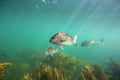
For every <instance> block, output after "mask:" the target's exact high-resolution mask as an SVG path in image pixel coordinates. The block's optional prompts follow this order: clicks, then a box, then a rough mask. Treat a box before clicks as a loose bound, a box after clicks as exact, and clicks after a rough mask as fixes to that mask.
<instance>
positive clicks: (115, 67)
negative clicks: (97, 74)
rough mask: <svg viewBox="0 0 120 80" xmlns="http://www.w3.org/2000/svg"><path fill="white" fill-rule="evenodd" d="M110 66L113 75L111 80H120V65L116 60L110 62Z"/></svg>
mask: <svg viewBox="0 0 120 80" xmlns="http://www.w3.org/2000/svg"><path fill="white" fill-rule="evenodd" d="M108 66H109V70H110V71H111V75H112V77H111V78H110V80H120V63H119V62H118V61H115V60H110V61H109V63H108Z"/></svg>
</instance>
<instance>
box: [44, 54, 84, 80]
mask: <svg viewBox="0 0 120 80" xmlns="http://www.w3.org/2000/svg"><path fill="white" fill-rule="evenodd" d="M43 63H44V64H47V65H50V66H51V67H53V68H55V67H57V68H63V69H64V70H65V73H66V75H67V79H69V80H73V79H77V77H78V73H79V72H80V71H81V67H82V66H84V65H85V64H86V63H85V62H83V61H82V60H80V59H77V58H75V57H70V56H66V55H65V54H62V53H56V54H55V55H54V57H51V56H46V58H45V59H44V60H43Z"/></svg>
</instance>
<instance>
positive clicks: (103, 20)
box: [0, 0, 120, 64]
mask: <svg viewBox="0 0 120 80" xmlns="http://www.w3.org/2000/svg"><path fill="white" fill-rule="evenodd" d="M119 4H120V1H119V0H109V1H107V0H0V48H1V49H6V50H8V51H10V52H11V54H16V53H15V52H16V51H19V50H20V49H23V48H35V49H36V48H38V49H40V50H41V51H42V52H44V51H45V50H46V49H47V48H48V47H50V46H56V45H54V44H51V43H49V39H50V37H51V36H52V35H53V34H55V33H57V32H66V33H68V34H70V35H72V36H74V35H78V39H77V46H65V47H64V51H62V50H61V49H60V48H59V46H56V47H58V49H59V51H60V52H63V53H64V54H66V55H70V56H74V57H78V58H81V59H83V60H85V61H87V62H89V63H99V64H104V63H106V62H107V61H108V60H109V59H111V58H112V59H116V60H119V59H120V35H119V34H120V5H119ZM101 38H104V45H96V46H91V47H81V43H82V41H84V40H91V39H93V40H100V39H101Z"/></svg>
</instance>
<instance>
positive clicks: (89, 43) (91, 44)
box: [81, 38, 104, 47]
mask: <svg viewBox="0 0 120 80" xmlns="http://www.w3.org/2000/svg"><path fill="white" fill-rule="evenodd" d="M97 44H102V45H104V39H103V38H101V40H98V41H96V40H85V41H83V42H82V43H81V46H82V47H87V46H93V45H97Z"/></svg>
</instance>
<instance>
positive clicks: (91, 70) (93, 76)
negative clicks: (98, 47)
mask: <svg viewBox="0 0 120 80" xmlns="http://www.w3.org/2000/svg"><path fill="white" fill-rule="evenodd" d="M109 77H110V76H109V75H107V74H106V73H105V71H104V70H103V69H102V68H101V67H100V66H98V65H96V64H95V65H93V66H90V65H85V66H84V67H83V70H82V72H80V76H79V78H78V80H109Z"/></svg>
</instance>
